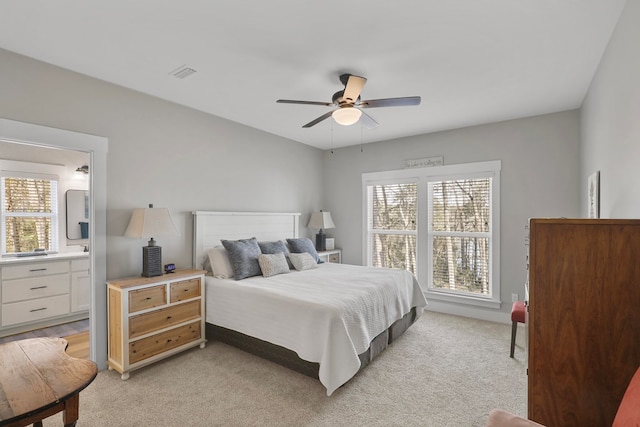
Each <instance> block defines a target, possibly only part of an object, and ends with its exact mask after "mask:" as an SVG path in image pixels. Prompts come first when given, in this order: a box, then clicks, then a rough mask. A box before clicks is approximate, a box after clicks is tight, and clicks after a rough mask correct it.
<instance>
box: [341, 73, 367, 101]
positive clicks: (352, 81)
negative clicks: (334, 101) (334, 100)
mask: <svg viewBox="0 0 640 427" xmlns="http://www.w3.org/2000/svg"><path fill="white" fill-rule="evenodd" d="M366 82H367V79H365V78H364V77H360V76H354V75H350V76H349V79H348V80H347V84H346V85H345V87H344V94H343V95H342V98H343V99H344V100H345V101H347V102H348V103H349V104H353V103H355V102H356V101H357V100H358V97H359V96H360V92H362V88H363V87H364V84H365V83H366Z"/></svg>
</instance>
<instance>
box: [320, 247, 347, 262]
mask: <svg viewBox="0 0 640 427" xmlns="http://www.w3.org/2000/svg"><path fill="white" fill-rule="evenodd" d="M318 257H320V259H321V260H322V261H324V262H333V263H337V264H340V263H342V251H341V250H340V249H331V250H327V251H318Z"/></svg>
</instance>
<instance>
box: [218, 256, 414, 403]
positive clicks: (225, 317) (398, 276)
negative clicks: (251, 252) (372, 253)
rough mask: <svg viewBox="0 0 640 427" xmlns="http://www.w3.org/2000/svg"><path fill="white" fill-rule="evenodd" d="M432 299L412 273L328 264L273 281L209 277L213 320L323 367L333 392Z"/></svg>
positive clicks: (329, 391)
mask: <svg viewBox="0 0 640 427" xmlns="http://www.w3.org/2000/svg"><path fill="white" fill-rule="evenodd" d="M426 303H427V302H426V299H425V297H424V294H423V292H422V289H421V288H420V285H419V284H418V282H417V281H416V280H415V278H414V276H413V275H412V274H411V273H409V272H408V271H406V270H396V269H382V268H369V267H361V266H354V265H346V264H333V263H325V264H321V265H320V266H319V268H317V269H312V270H306V271H295V270H294V271H291V272H290V273H287V274H280V275H277V276H272V277H269V278H264V277H262V276H258V277H251V278H248V279H244V280H240V281H235V280H228V279H216V278H213V277H210V276H208V277H207V279H206V321H207V322H208V323H212V324H215V325H218V326H222V327H225V328H228V329H232V330H235V331H238V332H242V333H244V334H246V335H249V336H252V337H255V338H259V339H261V340H264V341H268V342H271V343H273V344H277V345H280V346H282V347H285V348H288V349H290V350H293V351H295V352H296V353H297V354H298V356H299V357H300V358H301V359H304V360H307V361H310V362H318V363H319V364H320V372H319V377H320V381H321V383H322V384H323V385H324V386H325V387H326V388H327V395H331V394H332V393H333V392H334V391H335V390H336V389H337V388H338V387H340V386H341V385H342V384H344V383H345V382H347V381H348V380H349V379H350V378H351V377H353V376H354V375H355V374H356V372H358V369H360V359H359V358H358V354H360V353H362V352H364V351H365V350H366V349H367V348H368V347H369V343H370V342H371V340H373V338H375V337H376V336H377V335H378V334H380V333H381V332H383V331H384V330H385V329H387V328H388V327H389V326H391V324H392V323H393V322H395V321H396V320H398V319H400V318H402V316H403V315H404V314H406V313H408V312H409V311H410V310H411V307H414V306H415V307H417V314H418V315H420V314H421V313H422V308H423V307H424V306H425V305H426Z"/></svg>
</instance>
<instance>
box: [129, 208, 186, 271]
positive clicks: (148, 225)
mask: <svg viewBox="0 0 640 427" xmlns="http://www.w3.org/2000/svg"><path fill="white" fill-rule="evenodd" d="M177 234H178V230H177V229H176V226H175V224H174V223H173V219H171V214H170V213H169V210H168V209H166V208H154V207H153V205H152V204H150V205H149V207H148V208H136V209H134V210H133V214H132V215H131V220H130V221H129V226H128V227H127V229H126V231H125V232H124V235H125V236H126V237H132V238H136V239H141V238H145V239H146V238H148V239H150V240H149V242H148V244H147V246H143V247H142V275H143V276H144V277H153V276H162V248H161V247H160V246H157V245H156V241H155V240H154V236H162V235H164V236H166V235H177Z"/></svg>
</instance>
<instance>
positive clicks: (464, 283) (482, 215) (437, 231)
mask: <svg viewBox="0 0 640 427" xmlns="http://www.w3.org/2000/svg"><path fill="white" fill-rule="evenodd" d="M428 186H429V187H428V191H429V198H428V209H429V217H430V220H429V224H428V236H429V242H428V248H429V249H428V262H429V264H428V265H429V267H428V271H429V286H430V287H432V288H434V289H447V290H451V291H461V292H467V293H471V294H480V295H489V294H490V289H489V272H490V271H491V266H490V262H489V261H490V253H491V252H490V250H489V249H490V244H491V232H490V230H491V226H490V214H491V178H490V177H487V178H477V179H452V180H443V181H433V182H429V183H428Z"/></svg>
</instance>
